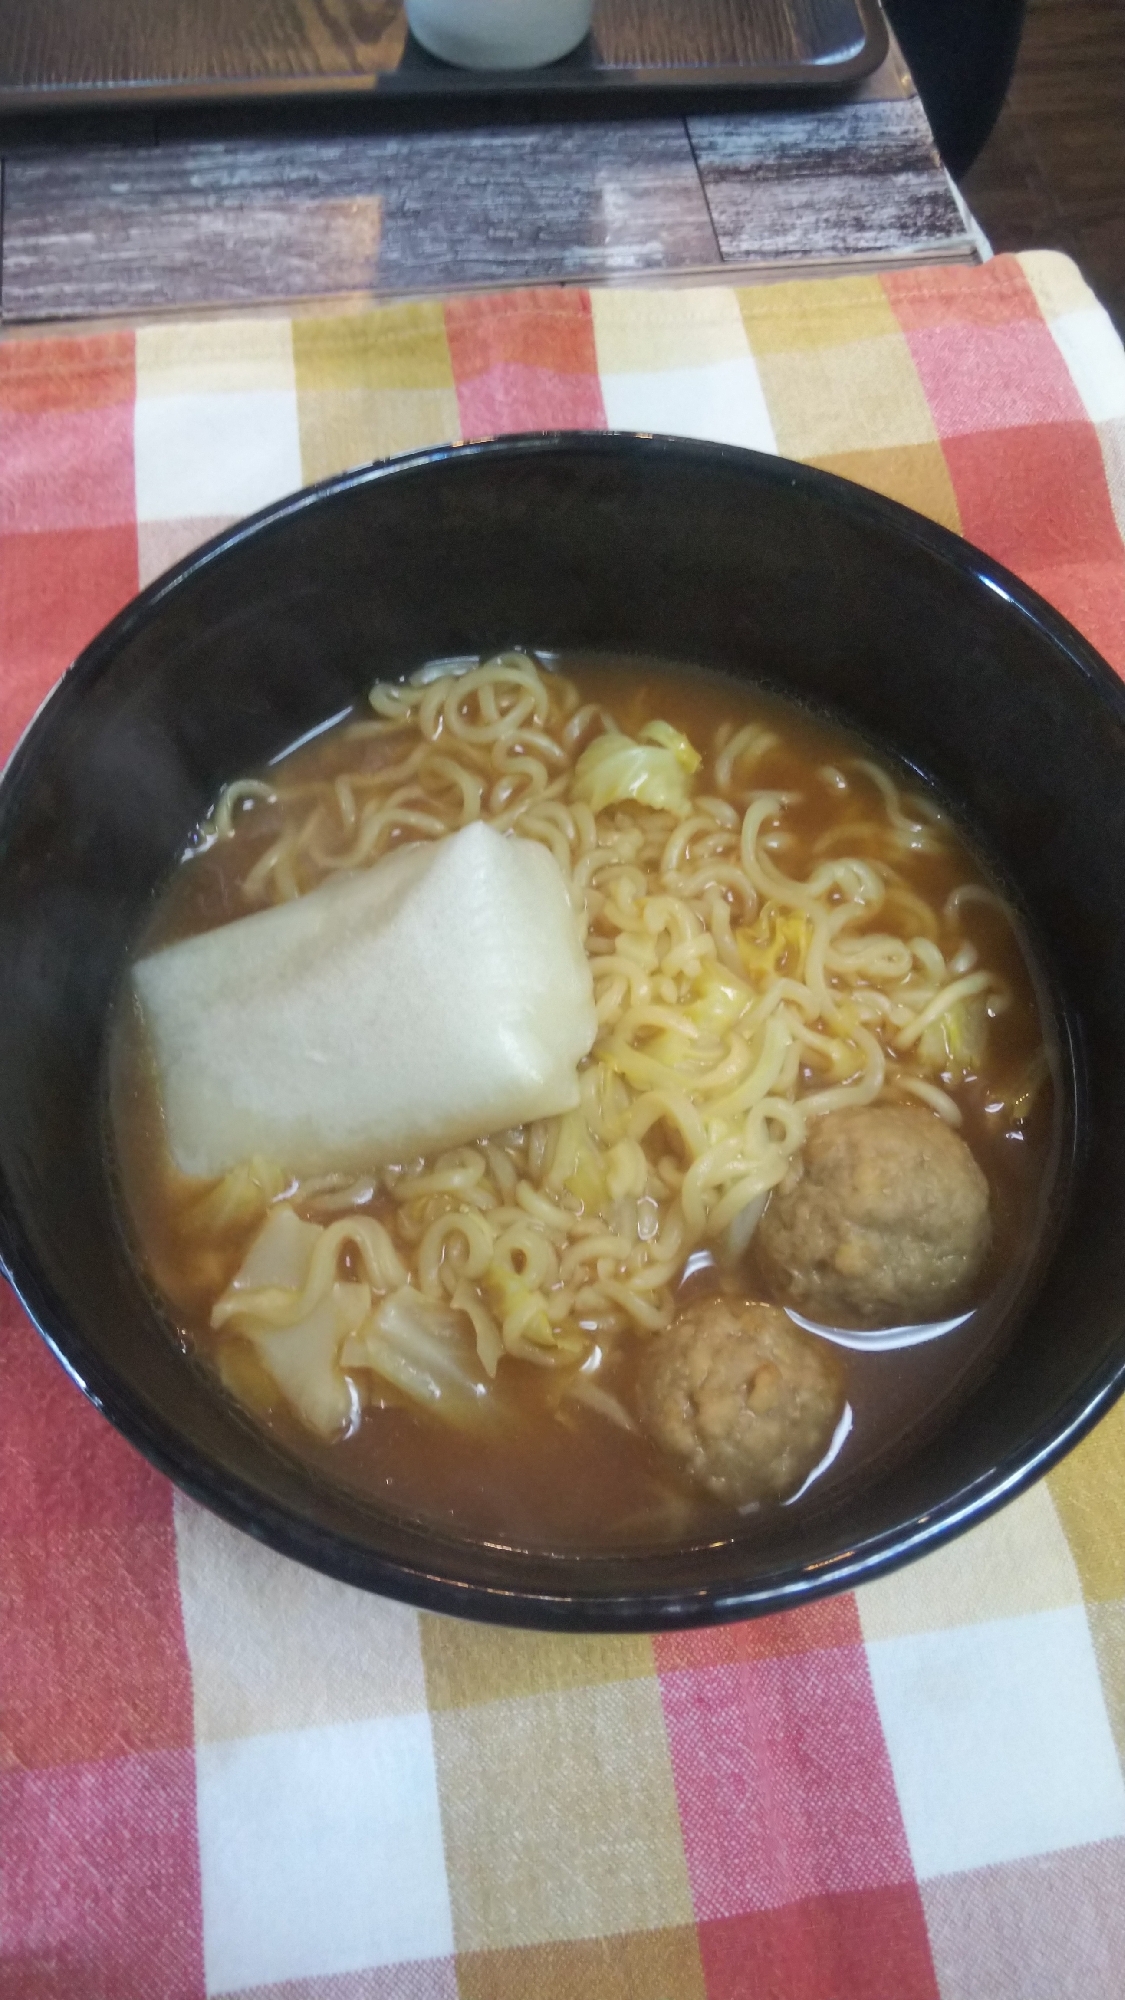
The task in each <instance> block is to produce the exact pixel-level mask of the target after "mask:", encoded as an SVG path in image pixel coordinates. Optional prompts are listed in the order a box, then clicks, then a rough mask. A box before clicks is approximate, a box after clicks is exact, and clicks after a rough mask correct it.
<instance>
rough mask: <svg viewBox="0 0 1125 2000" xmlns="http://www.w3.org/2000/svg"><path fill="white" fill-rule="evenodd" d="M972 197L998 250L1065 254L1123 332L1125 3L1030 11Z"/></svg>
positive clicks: (1096, 0)
mask: <svg viewBox="0 0 1125 2000" xmlns="http://www.w3.org/2000/svg"><path fill="white" fill-rule="evenodd" d="M963 186H964V192H965V195H966V197H967V199H968V200H969V202H970V203H971V205H972V207H973V209H974V210H975V211H976V213H977V215H978V216H979V217H980V220H981V224H982V226H983V228H984V229H985V231H986V233H987V235H988V236H989V238H990V239H991V241H992V244H993V247H994V248H995V249H997V250H1029V249H1032V248H1048V249H1055V250H1065V251H1067V252H1068V253H1069V255H1070V256H1072V257H1073V258H1074V259H1075V261H1076V262H1077V263H1078V264H1079V265H1081V267H1082V270H1083V272H1084V273H1085V275H1086V277H1087V278H1088V279H1089V281H1090V283H1091V284H1092V285H1093V287H1094V289H1095V291H1096V292H1097V293H1098V295H1099V297H1100V298H1101V299H1103V300H1104V302H1105V304H1106V305H1107V306H1108V308H1109V310H1110V312H1111V313H1112V314H1113V315H1114V317H1115V318H1116V321H1117V325H1118V328H1119V329H1120V331H1121V332H1122V333H1125V0H1029V6H1028V11H1027V19H1026V22H1025V25H1024V33H1023V41H1022V43H1021V45H1020V52H1019V59H1018V61H1017V64H1016V73H1015V77H1014V79H1013V82H1012V87H1011V89H1010V91H1009V93H1008V99H1007V102H1006V104H1005V107H1004V110H1003V111H1002V112H1001V114H1000V121H999V123H998V125H997V126H996V129H995V131H994V132H993V134H992V137H991V139H990V140H989V142H988V144H987V146H986V147H985V149H984V151H983V153H982V154H981V156H980V158H979V159H978V160H977V161H976V163H975V165H974V166H973V167H972V168H971V169H970V171H969V173H968V175H967V176H966V178H965V181H964V183H963Z"/></svg>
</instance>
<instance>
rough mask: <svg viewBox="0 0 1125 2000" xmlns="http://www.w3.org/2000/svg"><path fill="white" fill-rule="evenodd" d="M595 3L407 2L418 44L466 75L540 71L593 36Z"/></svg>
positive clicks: (518, 0) (547, 0)
mask: <svg viewBox="0 0 1125 2000" xmlns="http://www.w3.org/2000/svg"><path fill="white" fill-rule="evenodd" d="M592 13H593V0H406V18H407V20H408V21H409V23H410V29H411V32H412V34H413V35H414V38H415V40H416V41H419V42H421V44H422V47H423V48H424V49H428V50H429V52H430V54H431V55H432V56H440V57H441V60H442V61H443V62H448V63H456V64H457V65H458V66H459V67H460V68H462V69H538V68H541V67H542V65H543V64H544V63H552V62H558V61H559V59H560V57H562V56H565V55H569V53H570V51H571V49H574V48H577V46H578V44H579V42H580V41H582V40H583V38H584V36H586V35H587V34H588V33H589V31H590V17H591V15H592Z"/></svg>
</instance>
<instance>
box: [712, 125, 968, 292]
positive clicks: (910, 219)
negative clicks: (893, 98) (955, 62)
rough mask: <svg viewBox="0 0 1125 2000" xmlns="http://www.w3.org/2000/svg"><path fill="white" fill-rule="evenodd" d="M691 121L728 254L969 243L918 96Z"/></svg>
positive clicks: (897, 249) (925, 251) (877, 252)
mask: <svg viewBox="0 0 1125 2000" xmlns="http://www.w3.org/2000/svg"><path fill="white" fill-rule="evenodd" d="M687 127H688V132H689V135H690V137H691V142H692V145H693V147H694V148H695V154H696V158H697V160H698V162H699V170H700V174H701V176H702V179H703V185H704V188H705V189H706V192H707V200H708V204H709V206H710V209H711V217H712V220H713V222H714V225H715V233H716V235H717V237H718V240H719V247H720V249H721V251H722V254H723V256H724V258H726V259H728V260H730V261H733V262H737V263H740V264H756V263H763V264H766V263H776V262H778V261H782V260H788V259H801V258H816V259H821V260H823V259H826V258H831V257H860V256H867V257H871V256H876V257H877V256H883V255H888V254H891V255H900V254H902V253H903V252H904V250H905V251H907V252H910V253H913V254H914V255H915V256H928V255H933V254H936V253H941V252H946V253H950V252H956V251H958V250H963V252H964V253H965V254H969V249H970V246H969V241H968V238H967V235H966V227H965V221H964V218H963V216H962V214H961V211H960V209H959V207H958V204H957V200H956V197H955V195H954V193H953V190H952V187H951V185H950V182H949V180H948V178H947V176H946V173H945V170H944V168H943V167H942V165H941V163H940V161H939V159H938V156H937V153H936V152H935V150H934V144H933V139H932V138H931V136H930V128H929V125H928V124H927V122H926V116H925V113H924V111H923V110H922V107H921V104H920V102H919V101H918V99H917V98H908V99H906V100H904V101H903V102H901V103H866V104H844V105H839V106H835V107H833V108H832V109H831V110H829V109H827V108H826V109H824V110H822V111H809V112H760V113H758V114H757V116H755V117H752V118H726V117H693V118H689V119H688V121H687Z"/></svg>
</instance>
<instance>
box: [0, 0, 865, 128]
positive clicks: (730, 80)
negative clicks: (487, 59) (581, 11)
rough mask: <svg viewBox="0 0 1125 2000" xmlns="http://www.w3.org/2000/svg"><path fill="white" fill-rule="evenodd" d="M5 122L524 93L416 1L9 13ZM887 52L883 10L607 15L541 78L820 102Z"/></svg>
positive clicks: (612, 10)
mask: <svg viewBox="0 0 1125 2000" xmlns="http://www.w3.org/2000/svg"><path fill="white" fill-rule="evenodd" d="M2 15H3V32H2V34H0V110H5V111H10V110H18V109H20V108H21V106H28V107H30V106H33V105H35V104H42V103H44V102H52V103H57V104H63V105H65V104H70V105H75V104H79V103H81V104H91V103H94V102H98V101H101V102H106V101H109V102H111V103H112V102H114V101H116V102H117V103H121V102H123V101H125V100H126V99H129V100H136V99H138V98H141V99H144V98H148V99H152V100H155V101H158V102H159V101H161V100H162V99H166V98H168V97H170V96H171V97H173V98H174V97H176V96H177V95H180V96H182V95H184V94H186V95H189V96H193V97H199V96H208V97H214V96H222V97H232V96H233V97H239V96H246V95H261V94H263V93H264V94H267V95H268V94H270V92H271V89H272V90H274V91H277V90H281V91H283V92H284V91H286V90H287V89H291V87H292V86H293V85H294V84H295V83H297V84H301V85H303V86H304V87H306V88H307V89H309V90H314V91H315V90H316V89H317V88H318V87H319V88H324V87H332V86H333V85H334V86H335V87H336V88H343V87H346V86H347V84H348V83H349V82H350V83H351V84H352V85H365V86H366V87H367V88H368V89H370V88H371V87H372V85H373V84H377V85H378V87H379V89H380V92H382V91H384V90H386V91H389V92H391V93H392V94H393V95H394V96H395V97H396V98H397V97H401V96H404V95H407V96H408V95H421V96H433V95H437V96H448V95H450V94H453V95H455V96H465V95H470V94H474V93H479V92H480V90H481V89H482V88H487V89H488V90H489V91H497V90H499V91H505V92H510V91H513V90H518V91H526V89H527V85H528V79H527V77H526V76H524V77H522V78H521V77H518V76H512V75H506V76H505V75H498V76H493V77H491V78H489V79H488V80H487V81H486V82H484V83H482V80H481V79H480V78H479V77H474V75H473V74H472V73H471V72H464V71H458V70H455V69H450V68H448V67H447V66H446V65H445V64H443V63H437V62H434V61H433V60H432V59H431V58H430V57H428V56H427V55H426V54H425V53H424V52H423V51H422V50H420V49H419V48H418V47H417V45H416V44H414V43H413V42H410V41H408V39H407V31H406V20H405V14H404V9H403V0H233V4H232V0H191V4H190V5H188V4H185V0H3V7H2ZM885 51H886V30H885V25H884V23H883V20H882V15H881V13H880V10H879V7H878V4H877V0H751V4H747V0H596V6H595V16H594V28H593V33H592V36H591V38H590V40H589V41H588V42H587V43H586V44H584V46H583V48H582V49H581V50H579V51H577V52H576V53H575V55H574V56H573V57H572V58H568V59H567V60H566V61H565V62H562V63H557V64H553V65H551V66H550V68H549V69H546V70H543V71H540V72H536V75H535V88H536V90H537V92H540V93H545V94H547V95H551V94H555V95H558V94H560V93H566V92H568V91H573V90H575V89H577V88H581V89H583V90H585V91H587V92H589V91H590V90H592V89H593V90H600V91H603V92H604V91H615V90H616V91H619V90H622V89H625V90H629V91H633V90H635V89H636V88H637V87H644V85H645V83H646V82H649V83H656V82H659V81H661V80H663V81H664V82H668V81H674V80H675V79H676V78H679V80H680V81H681V82H682V81H683V80H684V79H685V78H687V79H689V80H694V79H697V78H698V77H699V76H700V74H701V73H702V74H704V75H706V77H707V80H708V82H714V83H716V84H720V85H721V84H724V83H725V84H738V85H740V86H741V87H742V88H744V89H745V87H746V86H747V84H748V83H758V84H760V85H763V86H767V87H768V86H770V85H771V84H776V83H781V82H786V83H789V84H793V83H795V82H798V81H800V82H803V83H804V85H805V86H806V87H807V88H810V89H816V88H818V87H823V86H824V85H826V84H831V83H834V82H835V83H840V82H843V81H847V80H851V79H854V78H856V77H858V76H860V75H862V74H864V73H866V71H868V70H871V69H873V68H874V67H875V66H876V65H877V64H878V63H879V62H880V61H881V60H882V58H883V55H884V54H885Z"/></svg>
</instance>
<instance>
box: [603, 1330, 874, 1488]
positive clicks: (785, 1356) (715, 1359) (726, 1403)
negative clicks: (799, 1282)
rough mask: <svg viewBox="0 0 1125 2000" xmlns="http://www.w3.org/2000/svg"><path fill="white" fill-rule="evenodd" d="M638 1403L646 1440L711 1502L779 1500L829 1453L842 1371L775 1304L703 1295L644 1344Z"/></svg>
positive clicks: (822, 1344)
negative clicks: (674, 1460) (673, 1461)
mask: <svg viewBox="0 0 1125 2000" xmlns="http://www.w3.org/2000/svg"><path fill="white" fill-rule="evenodd" d="M637 1407H638V1412H639V1415H640V1418H641V1422H642V1423H643V1425H644V1427H645V1429H646V1430H647V1431H648V1433H649V1435H650V1437H652V1438H654V1439H655V1441H656V1443H657V1444H659V1445H662V1446H663V1448H664V1450H665V1451H668V1452H671V1454H672V1456H673V1457H674V1458H677V1459H679V1461H680V1463H681V1465H682V1466H683V1468H684V1470H685V1471H687V1472H688V1473H689V1474H690V1475H691V1477H692V1478H693V1479H694V1480H696V1481H697V1482H698V1484H699V1485H701V1486H705V1487H706V1488H707V1491H708V1492H709V1493H713V1494H714V1495H715V1496H716V1498H717V1499H720V1500H728V1501H730V1502H732V1503H733V1504H735V1505H740V1504H742V1503H743V1502H745V1501H748V1500H762V1499H767V1498H768V1499H780V1498H782V1497H784V1495H785V1494H787V1493H792V1492H793V1490H794V1489H795V1488H796V1487H797V1486H799V1485H800V1483H801V1481H802V1479H804V1478H805V1476H806V1475H807V1474H808V1473H809V1472H811V1471H812V1469H813V1466H814V1465H816V1464H817V1463H818V1462H819V1460H820V1459H821V1458H823V1456H824V1453H825V1452H826V1450H827V1449H828V1446H829V1444H830V1442H831V1439H832V1433H833V1431H834V1430H835V1428H836V1424H837V1422H838V1420H839V1417H840V1413H841V1411H842V1409H843V1407H844V1377H843V1368H842V1365H841V1362H840V1359H839V1356H838V1355H837V1354H836V1352H835V1351H834V1349H833V1348H831V1347H829V1345H828V1343H827V1341H823V1340H816V1339H814V1338H813V1336H812V1335H811V1334H807V1333H802V1331H801V1329H800V1328H799V1327H796V1326H794V1325H793V1322H792V1320H790V1319H787V1318H786V1315H785V1314H784V1313H783V1312H780V1311H779V1310H778V1308H777V1307H776V1306H768V1305H759V1304H751V1303H749V1302H745V1301H742V1300H737V1301H736V1300H728V1299H708V1300H707V1301H706V1303H705V1304H702V1305H698V1306H692V1307H691V1308H690V1309H689V1310H688V1311H687V1312H685V1313H683V1314H682V1315H681V1316H680V1318H679V1319H677V1320H675V1321H674V1322H673V1324H672V1325H671V1326H669V1327H666V1328H665V1329H664V1331H663V1333H659V1334H657V1335H656V1337H655V1339H654V1340H653V1341H651V1342H650V1343H649V1344H648V1346H647V1347H646V1348H645V1350H644V1353H643V1356H642V1360H641V1365H640V1371H639V1374H638V1379H637Z"/></svg>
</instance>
